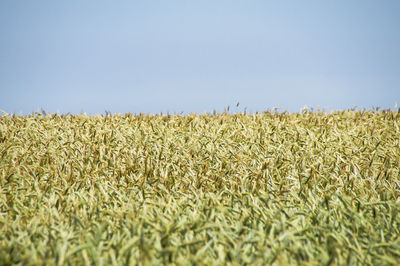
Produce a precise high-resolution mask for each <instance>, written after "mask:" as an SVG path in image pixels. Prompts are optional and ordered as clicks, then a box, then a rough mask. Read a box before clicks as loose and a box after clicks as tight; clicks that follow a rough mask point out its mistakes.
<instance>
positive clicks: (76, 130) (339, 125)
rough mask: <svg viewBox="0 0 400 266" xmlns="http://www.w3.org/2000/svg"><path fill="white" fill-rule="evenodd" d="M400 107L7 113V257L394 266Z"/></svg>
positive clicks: (2, 221) (37, 261) (3, 191)
mask: <svg viewBox="0 0 400 266" xmlns="http://www.w3.org/2000/svg"><path fill="white" fill-rule="evenodd" d="M399 196H400V114H399V113H395V112H392V111H385V112H378V111H351V110H349V111H341V112H332V113H330V114H327V113H322V112H315V113H313V112H308V111H303V112H301V113H294V114H289V113H277V112H264V113H259V114H244V113H238V114H226V113H223V114H214V115H212V114H208V115H194V114H192V115H186V116H181V115H132V114H126V115H109V114H108V115H106V116H101V115H98V116H86V115H54V114H48V115H41V114H35V115H30V116H14V115H7V114H3V115H2V116H0V265H9V264H23V265H41V264H46V265H135V264H145V265H149V264H150V265H162V264H177V265H191V264H192V265H226V264H228V265H246V264H248V265H250V264H251V265H264V264H275V265H288V264H289V265H297V264H301V265H330V264H331V265H336V264H350V265H351V264H355V265H357V264H358V265H380V264H381V265H396V264H398V263H399V262H400V214H399V211H400V199H399Z"/></svg>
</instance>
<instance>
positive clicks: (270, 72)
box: [0, 0, 400, 115]
mask: <svg viewBox="0 0 400 266" xmlns="http://www.w3.org/2000/svg"><path fill="white" fill-rule="evenodd" d="M399 14H400V1H397V0H385V1H373V0H353V1H347V0H336V1H320V0H319V1H314V0H305V1H295V0H285V1H265V0H263V1H261V0H251V1H245V0H241V1H239V0H230V1H227V0H214V1H207V0H205V1H204V0H202V1H183V0H181V1H177V0H170V1H162V0H146V1H144V0H143V1H123V0H119V1H111V0H96V1H90V0H69V1H43V0H36V1H28V0H25V1H24V0H2V1H1V2H0V93H1V95H0V109H1V110H4V111H5V112H7V113H15V114H24V115H25V114H30V113H32V112H35V111H39V110H41V109H43V110H45V111H46V112H48V113H54V112H59V113H68V112H70V113H73V114H79V113H82V112H86V113H87V114H97V113H100V114H104V112H105V111H110V112H112V113H126V112H131V113H140V112H143V113H154V114H157V113H160V112H163V113H167V112H169V113H170V114H173V113H184V114H188V113H193V112H195V113H204V112H212V111H213V110H216V111H217V112H222V111H223V110H224V109H226V108H227V107H228V106H230V112H238V111H243V109H244V108H247V112H256V111H259V112H262V111H264V110H267V109H272V108H275V107H280V108H281V109H280V110H281V111H285V110H287V111H289V112H298V111H300V110H301V109H302V108H303V107H304V106H305V105H306V106H308V107H310V108H314V109H317V108H320V109H325V110H327V111H328V112H329V111H332V110H338V109H349V108H353V107H355V106H357V109H363V108H365V109H371V108H372V107H381V108H383V109H387V108H390V109H395V108H397V107H396V104H397V103H400V49H399V47H400V15H399ZM238 102H239V103H240V105H239V107H237V106H236V105H237V103H238Z"/></svg>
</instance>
